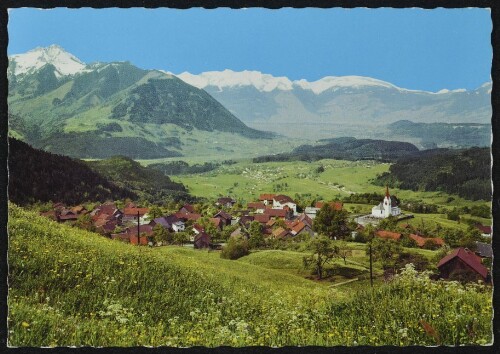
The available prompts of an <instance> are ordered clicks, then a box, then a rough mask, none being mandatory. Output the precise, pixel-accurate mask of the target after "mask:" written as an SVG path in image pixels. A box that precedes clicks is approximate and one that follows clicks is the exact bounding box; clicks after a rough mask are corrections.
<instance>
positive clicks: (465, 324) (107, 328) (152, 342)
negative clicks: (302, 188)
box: [8, 204, 492, 347]
mask: <svg viewBox="0 0 500 354" xmlns="http://www.w3.org/2000/svg"><path fill="white" fill-rule="evenodd" d="M8 228H9V254H8V256H9V297H8V306H9V317H8V330H9V337H8V344H9V345H10V346H34V347H39V346H138V345H145V346H160V345H165V346H181V347H190V346H197V345H201V346H221V345H229V346H252V345H264V346H286V345H320V346H333V345H387V344H388V345H414V344H421V345H436V344H443V345H459V344H471V343H477V344H486V343H489V342H491V340H492V337H491V316H492V304H491V288H490V287H484V286H481V285H469V286H467V287H464V286H462V285H459V284H458V283H454V282H433V281H430V280H429V279H428V278H427V277H426V276H425V275H419V274H418V273H416V272H415V271H414V270H412V269H411V268H408V269H407V270H405V271H404V272H403V273H402V275H401V276H400V277H397V278H396V280H394V281H393V282H391V283H388V284H384V283H382V282H381V281H376V287H375V289H374V290H373V291H370V290H369V287H368V282H367V281H366V279H365V280H362V281H359V282H354V283H349V284H345V285H340V286H331V285H332V283H331V282H318V281H312V280H309V279H306V278H305V277H304V275H303V274H301V272H300V271H297V270H295V268H296V267H297V266H299V265H300V258H301V256H302V253H301V252H289V251H259V252H255V253H252V254H250V255H249V256H247V257H244V258H241V259H240V260H237V261H230V260H224V259H221V258H220V256H219V253H218V252H208V251H197V250H194V249H188V248H183V247H174V246H169V247H158V248H148V247H136V246H132V245H128V244H124V243H121V242H119V241H112V240H109V239H106V238H103V237H102V236H99V235H97V234H94V233H90V232H86V231H83V230H79V229H75V228H72V227H70V226H67V225H60V224H56V223H55V222H52V221H50V220H48V219H45V218H42V217H39V216H38V215H36V214H34V213H32V212H27V211H25V210H23V209H21V208H18V207H16V206H14V205H12V204H11V205H10V206H9V224H8ZM352 247H353V249H354V251H355V253H354V255H353V257H352V260H355V259H357V260H363V258H365V257H366V255H365V254H364V252H363V249H364V245H361V244H352ZM349 267H351V268H358V269H359V268H363V267H362V266H355V265H350V266H349ZM340 280H341V279H338V282H340ZM357 290H359V291H357ZM458 309H459V310H458ZM422 319H425V320H426V322H427V323H428V325H429V326H431V328H432V329H433V331H434V332H435V335H432V334H429V332H426V331H425V329H424V328H423V326H422V323H421V322H420V321H421V320H422ZM470 328H473V331H471V330H470Z"/></svg>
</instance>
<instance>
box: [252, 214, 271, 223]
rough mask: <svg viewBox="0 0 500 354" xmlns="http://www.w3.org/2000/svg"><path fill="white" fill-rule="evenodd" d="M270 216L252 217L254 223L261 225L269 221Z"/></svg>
mask: <svg viewBox="0 0 500 354" xmlns="http://www.w3.org/2000/svg"><path fill="white" fill-rule="evenodd" d="M269 218H270V216H269V215H268V214H257V215H254V216H253V219H254V220H255V221H258V222H260V223H261V224H265V223H267V222H268V221H269Z"/></svg>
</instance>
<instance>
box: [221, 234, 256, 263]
mask: <svg viewBox="0 0 500 354" xmlns="http://www.w3.org/2000/svg"><path fill="white" fill-rule="evenodd" d="M248 253H249V251H248V242H247V240H245V239H243V238H242V237H230V238H229V241H228V242H227V244H226V245H225V246H224V247H222V251H221V254H220V256H221V258H225V259H238V258H241V257H243V256H246V255H247V254H248Z"/></svg>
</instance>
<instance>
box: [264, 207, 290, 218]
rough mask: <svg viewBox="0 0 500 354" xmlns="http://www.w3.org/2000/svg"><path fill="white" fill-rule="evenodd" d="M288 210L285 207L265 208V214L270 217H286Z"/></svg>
mask: <svg viewBox="0 0 500 354" xmlns="http://www.w3.org/2000/svg"><path fill="white" fill-rule="evenodd" d="M286 214H287V211H286V210H284V209H266V210H264V215H269V216H270V217H282V218H284V217H285V216H286Z"/></svg>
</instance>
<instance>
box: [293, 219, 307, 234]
mask: <svg viewBox="0 0 500 354" xmlns="http://www.w3.org/2000/svg"><path fill="white" fill-rule="evenodd" d="M306 226H307V225H306V224H304V223H303V222H302V221H299V222H298V223H296V224H295V225H294V226H293V227H292V232H294V233H295V234H298V233H299V232H301V231H302V230H303V229H304V228H305V227H306Z"/></svg>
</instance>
